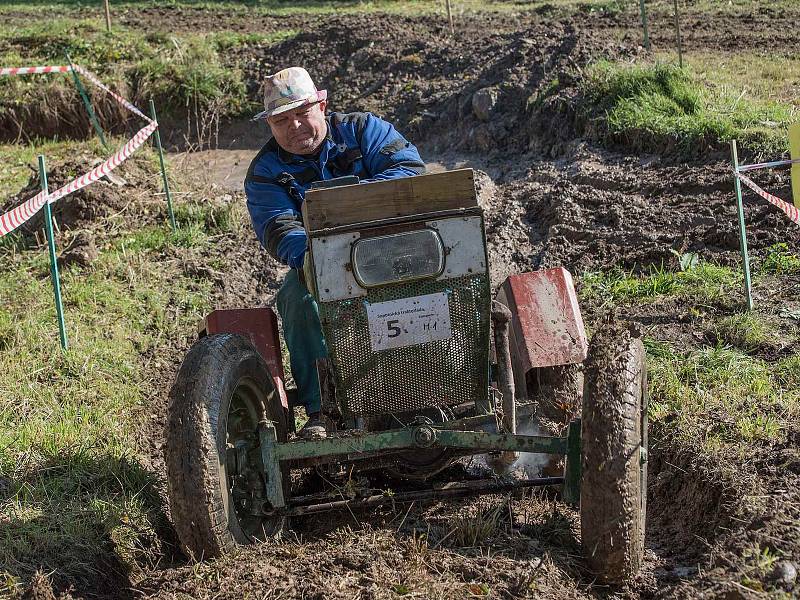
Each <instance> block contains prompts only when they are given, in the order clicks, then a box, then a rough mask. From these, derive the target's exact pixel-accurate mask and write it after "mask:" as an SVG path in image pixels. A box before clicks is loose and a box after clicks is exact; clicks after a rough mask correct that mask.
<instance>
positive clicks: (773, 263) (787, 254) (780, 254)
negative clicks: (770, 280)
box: [761, 242, 800, 275]
mask: <svg viewBox="0 0 800 600" xmlns="http://www.w3.org/2000/svg"><path fill="white" fill-rule="evenodd" d="M761 272H762V273H775V274H776V275H794V274H796V273H800V256H798V255H797V254H795V253H794V252H792V251H791V250H790V249H789V244H787V243H786V242H781V243H779V244H774V245H772V246H770V247H769V248H767V255H766V256H765V257H764V260H763V261H762V262H761Z"/></svg>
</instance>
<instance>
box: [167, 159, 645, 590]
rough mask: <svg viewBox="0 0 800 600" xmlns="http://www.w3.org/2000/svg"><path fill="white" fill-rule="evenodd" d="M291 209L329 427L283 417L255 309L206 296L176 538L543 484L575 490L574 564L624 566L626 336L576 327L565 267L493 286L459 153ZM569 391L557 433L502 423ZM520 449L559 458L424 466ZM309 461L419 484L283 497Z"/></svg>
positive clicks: (635, 418) (615, 573)
mask: <svg viewBox="0 0 800 600" xmlns="http://www.w3.org/2000/svg"><path fill="white" fill-rule="evenodd" d="M303 219H304V223H305V227H306V230H307V231H308V235H309V255H310V259H311V262H310V266H311V269H309V270H307V271H306V273H307V274H306V284H307V286H308V287H309V289H310V290H311V292H312V294H313V295H314V297H315V298H316V300H317V303H318V306H319V313H320V319H321V322H322V327H323V332H324V335H325V339H326V342H327V345H328V351H329V356H330V358H329V359H325V360H321V361H319V362H318V365H317V367H318V372H319V375H320V389H321V393H322V411H323V414H324V415H325V418H326V419H327V421H328V422H329V423H330V429H331V432H330V433H328V435H327V437H325V438H323V439H311V440H306V439H300V438H298V437H297V436H295V435H293V432H294V420H295V419H294V409H293V406H292V402H291V401H290V397H289V396H290V394H288V393H287V390H286V389H285V387H284V369H283V364H282V360H281V350H280V343H279V337H278V325H277V320H276V317H275V314H274V313H273V312H272V310H271V309H268V308H258V309H244V310H225V311H223V310H217V311H214V312H213V313H211V314H210V315H209V316H208V317H207V318H206V319H205V321H204V324H203V329H202V331H201V334H200V335H201V337H200V339H199V340H198V341H197V342H196V343H195V344H194V346H193V347H192V348H191V350H190V351H189V353H188V355H187V356H186V359H185V361H184V363H183V365H182V367H181V369H180V372H179V374H178V377H177V381H176V382H175V385H174V387H173V389H172V393H171V403H170V409H169V422H168V430H167V448H166V462H167V469H168V481H169V494H170V503H171V510H172V518H173V520H174V522H175V526H176V529H177V532H178V535H179V537H180V540H181V542H182V544H183V545H184V547H185V549H186V550H187V552H188V553H189V554H190V555H192V556H193V557H195V558H196V559H202V558H205V557H211V556H215V555H219V554H220V553H222V552H224V551H226V550H227V549H230V548H232V547H233V546H234V545H236V544H246V543H251V542H253V541H260V540H265V539H268V538H269V537H270V536H273V535H275V534H276V533H278V532H279V531H280V530H281V528H282V527H284V526H285V523H286V521H287V519H288V518H291V517H298V516H302V515H310V514H314V513H319V512H323V511H327V510H335V509H343V508H350V509H354V508H357V507H358V508H364V507H373V506H377V505H379V504H382V503H384V502H403V501H412V500H423V499H442V498H458V497H464V496H468V495H474V494H480V493H497V492H502V491H508V490H512V489H516V488H525V487H533V486H560V489H561V494H562V498H563V500H564V501H566V502H568V503H572V504H579V505H580V517H581V539H582V544H583V548H584V550H585V554H586V558H587V561H588V565H589V568H590V570H591V571H592V572H593V573H594V574H595V575H596V576H597V577H598V578H599V579H601V580H603V581H605V582H607V583H610V584H620V583H623V582H625V581H627V580H629V579H630V578H631V577H632V576H633V575H634V574H635V573H636V572H637V570H638V568H639V563H640V561H641V558H642V552H643V544H644V524H645V500H646V489H647V486H646V473H647V406H646V404H647V400H646V398H647V396H646V394H647V376H646V370H645V362H644V349H643V346H642V342H641V340H640V339H639V337H638V335H637V334H636V333H634V332H631V330H629V329H628V328H626V327H623V326H620V325H617V324H613V323H607V324H605V325H603V326H602V327H601V329H600V330H599V331H598V332H597V333H596V334H595V335H594V337H593V339H592V343H591V344H588V343H587V339H586V334H585V331H584V327H583V321H582V319H581V315H580V311H579V309H578V304H577V299H576V295H575V290H574V287H573V284H572V278H571V277H570V275H569V273H567V271H565V270H564V269H550V270H543V271H536V272H532V273H524V274H521V275H512V276H510V277H509V278H508V279H507V280H506V281H505V282H504V283H503V285H502V286H501V287H500V290H499V292H498V294H497V297H496V299H495V300H492V295H491V291H492V290H491V286H490V280H489V265H488V257H487V249H486V239H485V232H484V220H483V213H482V210H481V208H480V207H479V205H478V202H477V197H476V193H475V184H474V180H473V173H472V171H471V170H470V169H464V170H459V171H452V172H448V173H441V174H434V175H423V176H418V177H411V178H407V179H400V180H393V181H384V182H377V183H370V184H360V185H343V186H336V187H329V188H324V189H317V190H311V191H309V192H308V193H307V194H306V199H305V202H304V205H303ZM581 363H583V367H582V372H583V393H582V401H581V400H580V398H581V390H580V389H579V387H578V382H579V379H578V376H579V371H580V370H581V367H579V366H578V365H580V364H581ZM570 365H572V366H570ZM559 398H561V400H559ZM564 398H567V400H564ZM569 398H572V399H573V400H572V401H573V403H574V405H575V407H576V410H574V411H573V412H574V413H577V412H578V410H577V409H578V407H580V405H581V404H582V408H580V414H581V418H572V417H574V414H572V415H570V411H569V410H566V411H565V412H563V413H562V414H565V415H569V416H567V417H565V422H562V423H561V425H562V427H561V428H560V429H557V431H563V432H564V434H565V435H563V436H559V435H556V436H544V435H519V434H517V433H516V429H517V423H518V422H522V421H527V422H530V420H531V418H536V417H537V415H538V414H539V413H540V412H541V408H542V407H543V406H545V405H549V406H551V407H552V406H554V405H557V404H558V403H559V402H566V403H569V401H570V400H569ZM537 407H538V409H537ZM523 415H526V416H525V418H524V419H523V418H522V417H523ZM570 419H571V420H570ZM522 452H533V453H542V454H550V455H555V456H557V457H558V456H561V457H563V458H564V460H563V461H562V462H559V463H557V462H556V460H557V459H556V460H554V461H551V467H552V466H553V464H558V466H559V467H560V466H561V465H562V464H563V471H561V472H558V473H556V474H557V475H558V476H542V477H537V478H533V479H531V478H524V479H518V478H512V477H508V476H504V477H496V476H492V477H488V478H486V479H482V480H471V481H465V482H454V481H449V482H446V483H441V481H438V483H430V481H427V482H426V480H429V478H431V476H432V475H434V474H436V473H439V472H440V471H442V470H443V469H445V468H446V467H447V466H448V465H450V464H451V463H453V461H455V460H457V459H459V458H460V457H464V456H469V455H477V454H485V455H488V462H489V464H492V465H494V466H495V467H496V468H499V467H504V466H505V467H509V466H510V465H511V464H512V463H513V462H514V460H515V459H516V458H517V457H518V455H519V453H522ZM308 468H317V469H321V470H322V471H323V472H324V473H326V474H327V475H329V474H331V473H334V472H336V471H339V472H341V473H345V474H346V476H347V477H353V474H358V473H359V472H365V471H374V470H382V471H383V472H384V473H387V474H389V475H390V476H393V477H396V478H400V479H414V480H417V482H416V483H415V485H414V486H412V488H413V489H411V490H409V491H395V492H392V493H388V492H387V493H376V492H366V493H358V492H355V493H353V494H343V493H341V491H340V492H339V493H338V495H337V494H336V493H333V492H329V493H327V495H326V494H324V493H323V494H311V495H294V496H293V495H292V493H291V491H292V486H291V480H290V471H291V470H293V469H308ZM440 479H441V477H440V478H437V480H440Z"/></svg>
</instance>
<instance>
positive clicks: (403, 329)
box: [366, 292, 453, 352]
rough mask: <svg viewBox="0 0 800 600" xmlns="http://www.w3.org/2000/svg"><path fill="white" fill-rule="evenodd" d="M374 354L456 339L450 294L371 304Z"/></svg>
mask: <svg viewBox="0 0 800 600" xmlns="http://www.w3.org/2000/svg"><path fill="white" fill-rule="evenodd" d="M366 307H367V321H368V322H369V340H370V345H371V347H372V351H373V352H378V351H380V350H389V349H390V348H403V347H405V346H414V345H416V344H425V343H427V342H434V341H437V340H446V339H448V338H450V337H452V335H453V334H452V331H451V329H450V305H449V304H448V302H447V294H446V293H445V292H441V293H438V294H426V295H424V296H414V297H412V298H403V299H401V300H390V301H388V302H376V303H375V304H367V305H366Z"/></svg>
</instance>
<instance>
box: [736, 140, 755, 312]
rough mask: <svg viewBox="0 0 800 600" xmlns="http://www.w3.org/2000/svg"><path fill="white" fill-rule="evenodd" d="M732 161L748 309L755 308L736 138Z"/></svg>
mask: <svg viewBox="0 0 800 600" xmlns="http://www.w3.org/2000/svg"><path fill="white" fill-rule="evenodd" d="M731 162H732V163H733V179H734V188H735V190H736V209H737V211H738V212H739V249H740V250H741V251H742V262H743V263H744V291H745V294H746V296H747V310H753V290H752V287H751V285H750V257H749V256H748V254H747V231H746V229H745V225H744V205H743V204H742V182H741V181H739V154H738V152H737V150H736V140H731Z"/></svg>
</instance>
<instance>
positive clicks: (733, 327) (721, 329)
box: [715, 312, 777, 352]
mask: <svg viewBox="0 0 800 600" xmlns="http://www.w3.org/2000/svg"><path fill="white" fill-rule="evenodd" d="M715 333H716V336H717V339H718V340H720V341H721V342H722V343H724V344H726V345H730V346H735V347H736V348H739V349H741V350H744V351H746V352H752V351H754V350H758V349H761V348H764V347H767V348H769V347H772V344H773V342H774V340H775V339H776V336H777V332H776V331H775V330H774V329H773V328H772V327H771V326H770V325H769V324H768V323H767V322H766V321H765V320H764V319H763V318H761V317H760V316H758V315H757V314H755V313H752V312H742V313H734V314H732V315H729V316H727V317H723V318H722V319H720V320H719V321H717V323H716V324H715Z"/></svg>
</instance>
